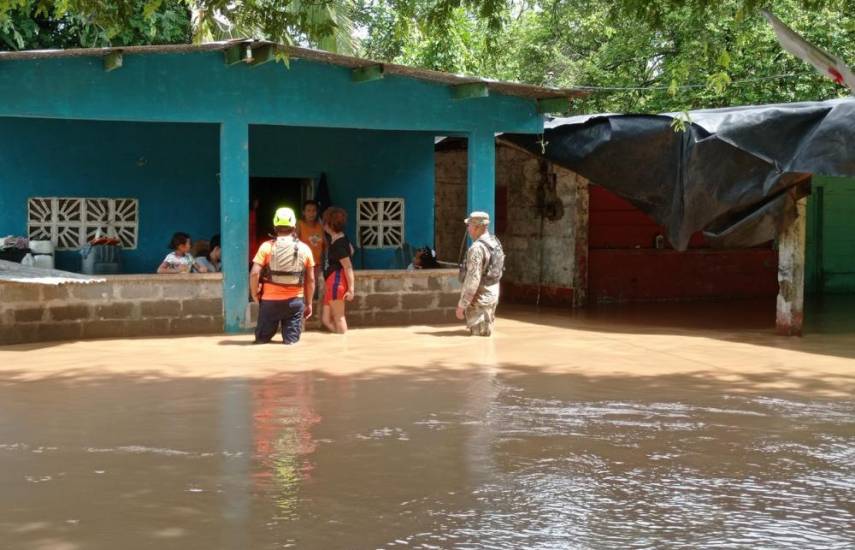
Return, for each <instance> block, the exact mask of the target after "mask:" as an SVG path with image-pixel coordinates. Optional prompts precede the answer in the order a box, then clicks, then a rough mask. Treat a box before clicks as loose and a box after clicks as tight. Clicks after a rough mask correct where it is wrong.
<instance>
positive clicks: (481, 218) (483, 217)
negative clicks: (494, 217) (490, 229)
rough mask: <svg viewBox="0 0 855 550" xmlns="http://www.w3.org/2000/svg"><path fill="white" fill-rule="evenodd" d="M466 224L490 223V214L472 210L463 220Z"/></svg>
mask: <svg viewBox="0 0 855 550" xmlns="http://www.w3.org/2000/svg"><path fill="white" fill-rule="evenodd" d="M463 221H464V222H465V223H466V224H467V225H469V224H471V225H490V214H488V213H486V212H472V213H471V214H469V217H468V218H466V219H465V220H463Z"/></svg>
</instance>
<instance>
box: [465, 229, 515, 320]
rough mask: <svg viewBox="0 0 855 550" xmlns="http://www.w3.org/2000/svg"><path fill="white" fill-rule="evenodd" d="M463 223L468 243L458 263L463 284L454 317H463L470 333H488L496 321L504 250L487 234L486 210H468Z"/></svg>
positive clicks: (495, 239) (497, 241)
mask: <svg viewBox="0 0 855 550" xmlns="http://www.w3.org/2000/svg"><path fill="white" fill-rule="evenodd" d="M465 223H466V229H467V232H468V233H469V237H470V238H471V239H472V245H471V246H470V247H469V250H467V251H466V260H465V262H464V263H463V265H462V266H461V282H462V284H463V288H462V290H461V291H460V301H459V302H458V303H457V318H458V319H460V320H464V319H465V320H466V327H467V328H468V329H469V332H470V333H471V334H472V335H473V336H490V335H491V334H492V333H493V324H494V323H495V321H496V306H497V305H498V304H499V280H500V279H501V277H502V271H503V270H504V264H505V253H504V251H503V250H502V245H501V244H500V243H499V240H498V239H497V238H496V237H494V236H493V235H491V234H490V231H489V229H488V228H489V225H490V215H489V214H487V213H486V212H472V213H471V214H469V217H468V218H466V220H465Z"/></svg>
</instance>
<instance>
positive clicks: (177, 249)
mask: <svg viewBox="0 0 855 550" xmlns="http://www.w3.org/2000/svg"><path fill="white" fill-rule="evenodd" d="M192 245H193V243H192V242H191V241H190V235H188V234H187V233H183V232H181V231H179V232H177V233H175V234H174V235H172V240H170V241H169V248H170V250H172V252H170V253H169V254H167V255H166V258H164V259H163V261H162V262H161V263H160V266H158V268H157V272H158V273H161V274H162V273H190V272H191V271H192V270H193V263H194V261H193V256H192V255H191V254H190V248H191V247H192Z"/></svg>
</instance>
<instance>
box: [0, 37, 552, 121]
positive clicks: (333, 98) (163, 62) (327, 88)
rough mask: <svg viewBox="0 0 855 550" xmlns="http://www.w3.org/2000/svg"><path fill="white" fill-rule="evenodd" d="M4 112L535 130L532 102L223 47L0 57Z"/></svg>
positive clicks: (0, 110)
mask: <svg viewBox="0 0 855 550" xmlns="http://www.w3.org/2000/svg"><path fill="white" fill-rule="evenodd" d="M0 67H2V70H0V116H32V117H43V118H81V119H91V120H103V119H108V120H146V121H156V122H222V121H225V120H240V121H245V122H248V123H250V124H281V125H290V126H325V127H338V128H365V129H381V130H426V131H439V133H442V131H446V132H451V131H459V132H468V131H472V130H476V129H481V130H490V131H503V132H523V133H525V132H528V133H537V132H540V131H541V130H542V129H543V117H542V116H541V115H540V114H538V113H537V110H536V104H535V101H534V100H533V99H525V98H519V97H510V96H500V95H492V96H490V97H484V98H475V99H464V100H457V99H454V98H453V92H452V90H451V88H450V87H449V86H447V85H444V84H439V83H435V82H425V81H422V80H415V79H411V78H404V77H399V76H395V75H389V76H387V77H386V78H383V79H381V80H377V81H372V82H362V83H354V82H353V81H352V80H351V71H350V69H347V68H345V67H339V66H334V65H327V64H323V63H316V62H309V61H303V60H300V59H292V60H291V64H290V68H286V67H285V65H283V64H282V63H267V64H264V65H261V66H257V67H253V66H248V65H246V64H239V65H235V66H231V67H228V66H225V64H224V63H223V53H222V52H194V53H183V54H149V55H139V54H137V55H129V54H128V55H125V57H124V64H123V66H122V68H121V69H118V70H115V71H112V72H105V71H104V69H103V64H102V59H101V58H100V57H67V58H52V59H40V60H11V61H8V60H2V61H0Z"/></svg>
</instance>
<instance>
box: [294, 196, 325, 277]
mask: <svg viewBox="0 0 855 550" xmlns="http://www.w3.org/2000/svg"><path fill="white" fill-rule="evenodd" d="M318 208H319V205H318V201H315V200H307V201H306V202H305V203H303V219H301V220H300V221H299V222H297V237H299V239H300V240H301V241H303V242H304V243H306V245H307V246H308V247H309V248H310V249H312V257H313V258H314V260H315V280H316V281H320V280H321V278H320V277H321V269H322V266H323V258H324V251H325V250H326V248H327V239H326V237H325V236H324V226H323V224H322V223H321V222H320V221H319V220H318ZM322 286H323V285H317V286H316V287H315V288H316V289H320V288H321V287H322Z"/></svg>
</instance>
